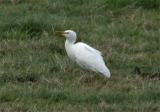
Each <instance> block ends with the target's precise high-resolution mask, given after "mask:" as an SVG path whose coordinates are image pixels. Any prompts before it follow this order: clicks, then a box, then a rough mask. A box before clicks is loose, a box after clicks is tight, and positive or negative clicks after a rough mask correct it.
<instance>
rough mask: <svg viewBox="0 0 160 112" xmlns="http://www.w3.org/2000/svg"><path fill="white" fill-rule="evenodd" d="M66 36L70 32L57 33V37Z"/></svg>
mask: <svg viewBox="0 0 160 112" xmlns="http://www.w3.org/2000/svg"><path fill="white" fill-rule="evenodd" d="M65 34H68V32H64V31H56V32H55V35H57V36H64V35H65Z"/></svg>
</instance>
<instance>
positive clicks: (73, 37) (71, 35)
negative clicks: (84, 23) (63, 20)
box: [56, 30, 77, 43]
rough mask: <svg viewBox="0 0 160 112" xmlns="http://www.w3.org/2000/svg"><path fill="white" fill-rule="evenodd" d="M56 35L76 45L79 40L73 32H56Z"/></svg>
mask: <svg viewBox="0 0 160 112" xmlns="http://www.w3.org/2000/svg"><path fill="white" fill-rule="evenodd" d="M56 35H58V36H63V37H66V39H67V40H68V41H69V42H72V43H74V42H75V41H76V38H77V34H76V32H74V31H73V30H65V31H56Z"/></svg>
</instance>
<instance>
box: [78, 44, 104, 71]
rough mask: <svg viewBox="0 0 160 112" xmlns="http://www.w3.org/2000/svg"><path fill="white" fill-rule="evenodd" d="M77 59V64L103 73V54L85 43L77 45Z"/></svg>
mask: <svg viewBox="0 0 160 112" xmlns="http://www.w3.org/2000/svg"><path fill="white" fill-rule="evenodd" d="M75 57H76V62H77V63H78V64H79V65H80V66H82V67H83V68H86V69H91V70H93V71H102V69H103V68H104V66H105V64H104V61H103V58H102V56H101V52H100V51H98V50H96V49H94V48H92V47H90V46H89V45H87V44H85V43H77V44H76V53H75Z"/></svg>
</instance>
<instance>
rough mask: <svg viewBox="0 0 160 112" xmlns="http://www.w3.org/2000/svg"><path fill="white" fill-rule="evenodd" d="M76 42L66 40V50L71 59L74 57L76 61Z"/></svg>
mask: <svg viewBox="0 0 160 112" xmlns="http://www.w3.org/2000/svg"><path fill="white" fill-rule="evenodd" d="M74 46H75V44H74V43H73V42H69V41H68V40H66V42H65V49H66V52H67V54H68V56H69V57H70V59H72V60H73V61H74V59H75V54H74V53H75V47H74Z"/></svg>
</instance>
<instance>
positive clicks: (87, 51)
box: [56, 30, 111, 78]
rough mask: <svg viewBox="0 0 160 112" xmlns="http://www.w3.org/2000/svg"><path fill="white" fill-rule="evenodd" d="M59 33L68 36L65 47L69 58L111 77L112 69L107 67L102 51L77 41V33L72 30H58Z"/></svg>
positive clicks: (83, 66) (84, 66) (86, 67)
mask: <svg viewBox="0 0 160 112" xmlns="http://www.w3.org/2000/svg"><path fill="white" fill-rule="evenodd" d="M56 34H57V35H60V36H64V37H66V41H65V49H66V52H67V54H68V56H69V58H70V59H71V60H73V61H75V62H76V63H77V64H78V65H80V66H81V67H82V68H85V69H88V70H91V71H95V72H98V73H101V74H103V75H104V76H105V77H108V78H109V77H110V76H111V74H110V71H109V69H108V68H107V67H106V65H105V63H104V60H103V57H102V55H101V52H100V51H98V50H96V49H94V48H92V47H91V46H89V45H87V44H85V43H82V42H78V43H75V42H76V38H77V34H76V32H74V31H72V30H66V31H57V32H56Z"/></svg>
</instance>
